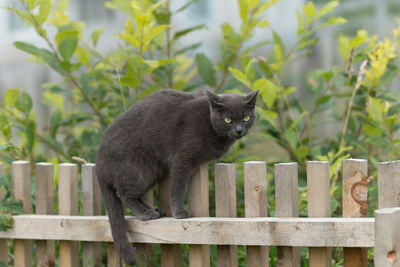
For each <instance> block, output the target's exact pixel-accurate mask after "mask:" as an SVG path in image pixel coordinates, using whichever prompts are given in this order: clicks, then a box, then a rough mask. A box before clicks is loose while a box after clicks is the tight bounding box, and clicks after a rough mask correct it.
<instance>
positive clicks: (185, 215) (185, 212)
mask: <svg viewBox="0 0 400 267" xmlns="http://www.w3.org/2000/svg"><path fill="white" fill-rule="evenodd" d="M173 215H174V217H175V218H176V219H185V218H189V217H190V211H188V210H187V209H181V210H179V211H177V212H174V214H173Z"/></svg>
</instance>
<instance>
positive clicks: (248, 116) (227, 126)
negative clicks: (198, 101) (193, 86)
mask: <svg viewBox="0 0 400 267" xmlns="http://www.w3.org/2000/svg"><path fill="white" fill-rule="evenodd" d="M257 95H258V91H255V92H252V93H250V94H248V95H240V94H223V95H217V94H214V93H213V92H211V91H207V96H208V102H209V103H210V111H211V112H210V113H211V115H210V119H211V124H212V126H213V128H214V130H215V131H216V132H217V133H218V134H219V135H223V136H229V137H231V138H234V139H239V138H242V137H243V136H245V135H246V134H247V132H248V130H249V129H250V127H251V126H253V124H254V121H255V119H256V112H255V105H256V99H257Z"/></svg>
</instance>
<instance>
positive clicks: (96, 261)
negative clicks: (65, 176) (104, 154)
mask: <svg viewBox="0 0 400 267" xmlns="http://www.w3.org/2000/svg"><path fill="white" fill-rule="evenodd" d="M82 195H83V203H82V204H83V208H82V212H83V215H84V216H93V215H101V192H100V186H99V184H98V181H97V177H96V173H95V165H94V164H93V163H87V164H83V165H82ZM82 246H83V266H85V267H91V266H93V267H94V266H101V261H102V255H101V243H99V242H96V243H93V242H84V243H83V244H82Z"/></svg>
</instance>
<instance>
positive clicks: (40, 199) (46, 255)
mask: <svg viewBox="0 0 400 267" xmlns="http://www.w3.org/2000/svg"><path fill="white" fill-rule="evenodd" d="M53 190H54V166H53V164H51V163H46V162H42V163H37V164H36V214H54V194H53ZM36 250H37V252H36V253H37V256H36V259H37V266H40V267H51V266H54V264H55V243H54V241H53V240H46V241H37V243H36Z"/></svg>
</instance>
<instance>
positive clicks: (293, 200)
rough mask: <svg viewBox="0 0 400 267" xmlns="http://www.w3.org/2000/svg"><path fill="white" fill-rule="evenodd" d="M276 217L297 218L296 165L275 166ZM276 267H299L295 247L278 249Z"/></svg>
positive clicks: (297, 250)
mask: <svg viewBox="0 0 400 267" xmlns="http://www.w3.org/2000/svg"><path fill="white" fill-rule="evenodd" d="M275 199H276V217H298V216H299V193H298V165H297V163H280V164H275ZM278 266H280V267H297V266H300V254H299V248H297V247H278Z"/></svg>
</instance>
